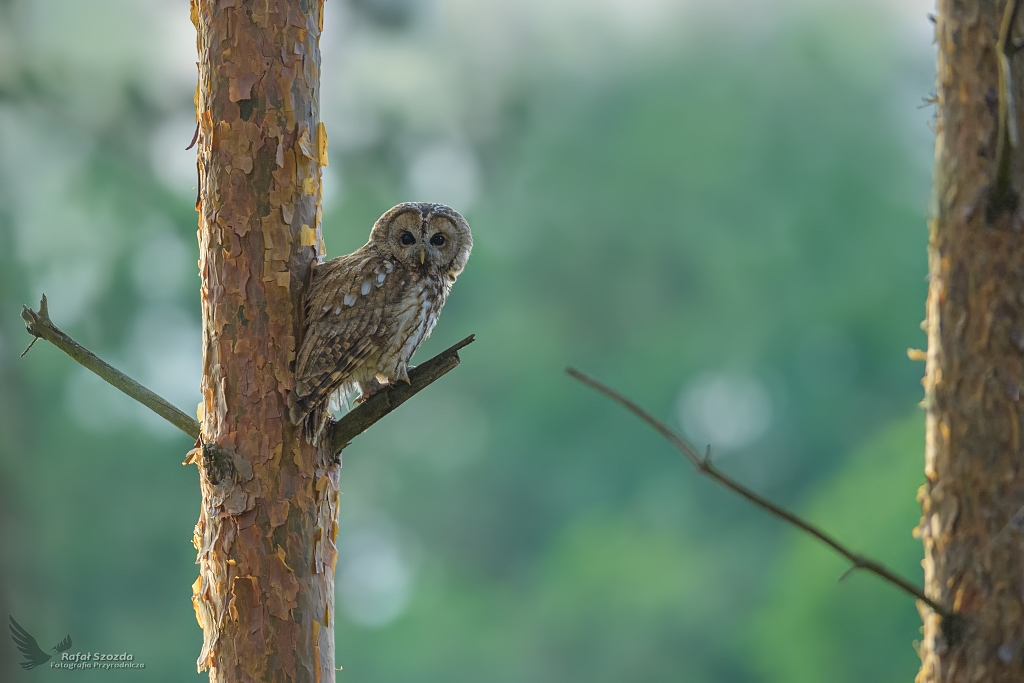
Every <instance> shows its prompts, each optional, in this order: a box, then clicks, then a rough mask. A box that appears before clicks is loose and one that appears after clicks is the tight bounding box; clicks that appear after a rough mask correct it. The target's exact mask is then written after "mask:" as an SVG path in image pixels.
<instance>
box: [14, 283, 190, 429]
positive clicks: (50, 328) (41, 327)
mask: <svg viewBox="0 0 1024 683" xmlns="http://www.w3.org/2000/svg"><path fill="white" fill-rule="evenodd" d="M21 317H22V318H24V320H25V327H26V328H27V329H28V333H29V334H31V335H32V336H33V337H35V339H45V340H46V341H48V342H50V343H51V344H53V345H54V346H56V347H57V348H58V349H60V350H61V351H63V352H64V353H66V354H68V355H69V356H71V358H72V359H74V360H76V361H78V362H79V363H81V364H82V366H83V367H85V368H86V369H87V370H91V371H92V372H94V373H96V374H97V375H98V376H99V377H100V379H102V380H103V381H105V382H106V383H107V384H109V385H110V386H112V387H114V388H115V389H119V390H120V391H122V392H124V393H125V394H127V395H128V396H130V397H132V398H134V399H135V400H136V401H138V402H139V403H141V404H142V405H144V406H146V407H147V408H149V409H150V410H152V411H153V412H154V413H156V414H157V415H159V416H160V417H162V418H164V419H165V420H167V421H168V422H170V423H171V424H172V425H174V426H175V427H177V428H178V429H180V430H181V431H183V432H185V433H186V434H188V435H189V436H191V437H192V438H193V439H197V438H199V423H198V422H196V420H195V418H193V417H190V416H189V415H188V414H187V413H184V412H182V411H180V410H178V409H177V408H175V407H174V406H173V405H171V404H170V402H168V401H167V400H166V399H164V398H162V397H160V396H158V395H157V394H155V393H153V392H152V391H150V390H149V389H147V388H146V387H144V386H142V385H141V384H139V383H138V382H136V381H135V380H133V379H132V378H131V377H129V376H128V375H126V374H124V373H123V372H121V371H120V370H118V369H117V368H115V367H113V366H111V365H110V364H108V363H106V362H104V361H102V360H100V358H99V357H98V356H97V355H96V354H94V353H93V352H92V351H90V350H89V349H87V348H85V347H84V346H82V345H81V344H79V343H78V342H76V341H75V340H74V339H72V338H71V337H69V336H68V335H66V334H65V333H64V332H63V331H61V329H60V328H58V327H57V326H56V325H54V324H53V323H52V322H51V321H50V313H49V311H48V310H47V307H46V295H45V294H44V295H43V298H42V300H41V301H40V302H39V311H38V312H36V311H33V310H32V309H31V308H29V307H28V306H22V308H21ZM33 341H35V340H33ZM29 348H31V346H29ZM26 351H27V349H26Z"/></svg>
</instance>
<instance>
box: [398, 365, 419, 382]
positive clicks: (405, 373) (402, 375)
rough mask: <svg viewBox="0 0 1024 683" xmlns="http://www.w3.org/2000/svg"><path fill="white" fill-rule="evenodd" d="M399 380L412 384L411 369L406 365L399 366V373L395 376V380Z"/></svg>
mask: <svg viewBox="0 0 1024 683" xmlns="http://www.w3.org/2000/svg"><path fill="white" fill-rule="evenodd" d="M413 367H416V366H413ZM398 380H402V381H403V382H405V383H406V384H412V381H411V380H410V379H409V370H408V368H406V367H405V366H404V365H400V366H399V367H398V373H397V376H396V377H395V381H396V382H397V381H398Z"/></svg>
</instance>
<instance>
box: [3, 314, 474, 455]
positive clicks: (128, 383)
mask: <svg viewBox="0 0 1024 683" xmlns="http://www.w3.org/2000/svg"><path fill="white" fill-rule="evenodd" d="M21 317H22V318H24V319H25V323H26V328H27V329H28V333H29V334H31V335H32V337H33V339H32V343H33V344H34V343H35V341H36V339H45V340H46V341H48V342H50V343H51V344H53V345H54V346H56V347H57V348H58V349H60V350H61V351H63V352H64V353H66V354H68V355H69V356H71V358H73V359H74V360H76V361H78V362H79V363H81V364H82V366H83V367H85V368H86V369H88V370H91V371H92V372H94V373H96V374H97V375H98V376H99V377H100V378H101V379H103V380H104V381H106V382H107V383H108V384H110V385H111V386H112V387H114V388H115V389H119V390H120V391H122V392H123V393H125V394H127V395H128V396H130V397H131V398H133V399H135V400H136V401H138V402H139V403H141V404H142V405H144V406H146V407H147V408H149V409H150V410H152V411H153V412H154V413H156V414H157V415H159V416H160V417H162V418H164V419H165V420H167V421H168V422H170V423H171V424H172V425H174V426H175V427H177V428H178V429H180V430H181V431H183V432H185V433H186V434H188V435H189V436H190V437H192V438H193V439H198V438H199V423H198V422H196V420H195V419H193V418H192V417H190V416H189V415H187V414H186V413H184V412H182V411H181V410H178V409H177V408H175V407H174V406H173V405H171V404H170V403H169V402H168V401H167V400H166V399H164V398H162V397H160V396H158V395H157V394H155V393H153V392H152V391H150V390H149V389H147V388H146V387H144V386H142V385H141V384H139V383H138V382H136V381H135V380H133V379H132V378H131V377H129V376H128V375H126V374H124V373H123V372H121V371H119V370H117V369H116V368H114V367H113V366H111V365H109V364H108V363H106V362H104V361H102V360H101V359H100V358H99V357H98V356H96V354H94V353H92V352H91V351H89V350H88V349H87V348H85V347H84V346H82V345H81V344H79V343H78V342H76V341H75V340H74V339H72V338H71V337H69V336H68V335H67V334H65V333H64V332H63V331H62V330H61V329H60V328H58V327H57V326H56V325H54V324H53V323H52V322H51V321H50V314H49V312H48V310H47V306H46V296H45V295H44V296H43V298H42V301H40V302H39V311H38V312H36V311H33V310H32V309H31V308H29V307H28V306H23V307H22V311H21ZM474 339H475V335H469V336H468V337H466V338H465V339H463V340H462V341H460V342H459V343H458V344H455V345H454V346H452V347H450V348H447V349H445V350H444V351H442V352H441V353H439V354H437V355H436V356H434V357H433V358H431V359H430V360H428V361H426V362H424V363H423V364H421V365H418V366H416V367H415V368H413V369H412V370H410V371H409V384H405V383H404V382H399V383H397V384H392V385H390V386H387V387H385V388H383V389H381V390H380V391H378V392H377V393H376V394H374V395H373V396H371V397H370V398H368V399H367V400H366V401H365V402H364V403H362V404H361V405H359V406H357V407H356V408H355V409H353V410H352V411H350V412H349V413H347V414H346V415H344V416H343V417H342V418H341V419H340V420H338V421H337V422H335V423H334V424H333V425H331V427H330V431H329V433H328V435H327V440H326V443H327V444H329V446H328V448H329V450H330V452H331V453H332V454H336V453H340V452H341V450H342V449H343V448H345V446H347V445H348V444H349V443H350V442H351V441H352V439H354V438H356V437H357V436H359V435H360V434H362V433H363V432H365V431H366V430H367V429H369V428H370V427H372V426H373V425H374V424H376V423H377V422H378V421H379V420H380V419H381V418H383V417H384V416H385V415H387V414H388V413H390V412H391V411H393V410H394V409H395V408H397V407H398V406H400V405H402V404H403V403H405V402H406V401H408V400H409V399H410V398H412V397H413V396H415V395H416V394H418V393H419V392H420V391H422V390H424V389H426V388H427V387H428V386H430V385H431V384H433V383H434V381H436V380H437V379H439V378H441V377H442V376H444V375H445V374H447V373H448V372H450V371H451V370H453V369H454V368H455V366H457V365H458V364H459V361H460V359H459V350H460V349H463V348H465V347H466V346H468V345H470V344H472V343H473V341H474ZM29 348H32V346H31V344H30V345H29ZM27 351H28V349H26V352H27ZM23 355H24V354H23Z"/></svg>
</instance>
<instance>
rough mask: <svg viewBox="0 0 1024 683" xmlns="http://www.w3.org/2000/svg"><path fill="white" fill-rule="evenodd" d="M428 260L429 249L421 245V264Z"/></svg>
mask: <svg viewBox="0 0 1024 683" xmlns="http://www.w3.org/2000/svg"><path fill="white" fill-rule="evenodd" d="M426 260H427V250H426V249H425V248H423V247H420V264H421V265H422V264H423V263H424V262H425V261H426Z"/></svg>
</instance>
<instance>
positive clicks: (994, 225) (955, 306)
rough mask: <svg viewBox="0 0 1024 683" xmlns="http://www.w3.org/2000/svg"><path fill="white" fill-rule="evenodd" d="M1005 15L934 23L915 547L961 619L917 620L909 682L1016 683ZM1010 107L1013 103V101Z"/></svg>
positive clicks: (1022, 348) (1019, 343) (1016, 450)
mask: <svg viewBox="0 0 1024 683" xmlns="http://www.w3.org/2000/svg"><path fill="white" fill-rule="evenodd" d="M1005 6H1006V5H1005V2H1004V1H1002V0H1000V1H999V2H996V1H993V0H988V1H978V2H960V1H958V0H940V2H939V12H938V17H937V27H936V28H937V42H938V48H939V56H938V85H937V95H938V137H937V139H936V169H935V198H936V199H935V201H936V207H935V210H936V214H935V216H934V218H933V219H932V221H931V224H930V233H931V239H930V246H929V263H930V270H931V284H930V289H929V294H928V321H927V324H928V365H927V376H926V378H925V388H926V397H927V402H928V419H927V425H928V426H927V446H926V448H927V454H926V470H925V474H926V477H927V481H926V483H925V485H924V486H923V487H922V490H921V501H922V508H923V517H922V520H921V527H920V534H921V537H922V539H923V541H924V546H925V562H924V568H925V581H926V590H927V592H928V594H929V595H930V596H931V597H932V598H934V599H935V600H937V601H938V602H940V603H945V604H947V605H950V606H951V607H952V608H953V609H955V610H956V611H957V612H959V613H960V614H961V615H962V616H963V619H964V620H963V628H962V629H950V628H949V627H948V626H949V622H947V628H945V629H943V627H942V624H941V623H940V619H939V618H938V617H937V616H936V615H934V614H933V613H931V612H930V611H929V610H925V609H923V610H922V614H923V615H924V622H925V628H924V639H923V641H922V644H921V659H922V666H921V671H920V674H919V675H918V679H917V680H918V683H939V682H940V681H941V682H942V683H959V682H965V683H966V682H967V681H972V682H973V681H986V682H988V683H1011V682H1012V683H1020V681H1024V545H1022V541H1024V539H1022V535H1021V533H1022V530H1024V525H1022V524H1020V523H1019V520H1021V519H1022V517H1019V516H1018V517H1016V518H1015V515H1017V514H1018V511H1020V510H1021V508H1022V506H1024V458H1022V456H1024V453H1022V449H1021V418H1022V416H1024V404H1022V403H1021V401H1020V398H1021V385H1022V382H1024V355H1022V352H1024V233H1022V232H1021V223H1020V219H1019V218H1017V217H1015V216H1014V215H1013V212H1012V209H1010V210H1008V209H1007V208H1006V207H1005V206H1003V207H1001V208H999V210H997V211H995V212H992V213H991V214H990V212H989V211H987V207H988V205H989V201H990V196H991V192H992V188H993V186H994V185H995V176H996V166H997V164H996V159H995V157H996V148H997V137H998V135H997V130H998V121H997V115H996V112H997V107H996V102H997V100H998V97H997V93H998V83H999V80H998V65H997V59H996V42H997V39H998V36H999V26H1000V22H1001V20H1002V17H1003V11H1004V8H1005ZM1016 34H1017V35H1020V31H1019V28H1018V30H1017V32H1016ZM1016 61H1017V62H1018V69H1019V67H1020V66H1021V65H1020V64H1019V62H1020V60H1019V59H1018V60H1016ZM1020 71H1021V77H1022V78H1024V69H1020ZM1018 80H1019V79H1018ZM1016 100H1017V102H1018V103H1019V102H1022V101H1024V98H1022V97H1021V93H1020V92H1019V89H1018V91H1017V93H1016ZM1012 114H1013V116H1017V117H1019V111H1013V112H1012ZM1010 153H1011V154H1012V158H1011V159H1010V162H1011V163H1009V164H1008V166H1009V167H1010V168H1012V169H1013V176H1012V186H1013V188H1014V189H1015V191H1016V193H1018V194H1019V193H1020V190H1021V183H1020V178H1021V176H1022V167H1024V163H1022V160H1024V159H1022V154H1021V150H1020V148H1017V149H1013V150H1011V151H1010ZM1015 519H1016V520H1018V521H1015Z"/></svg>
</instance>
